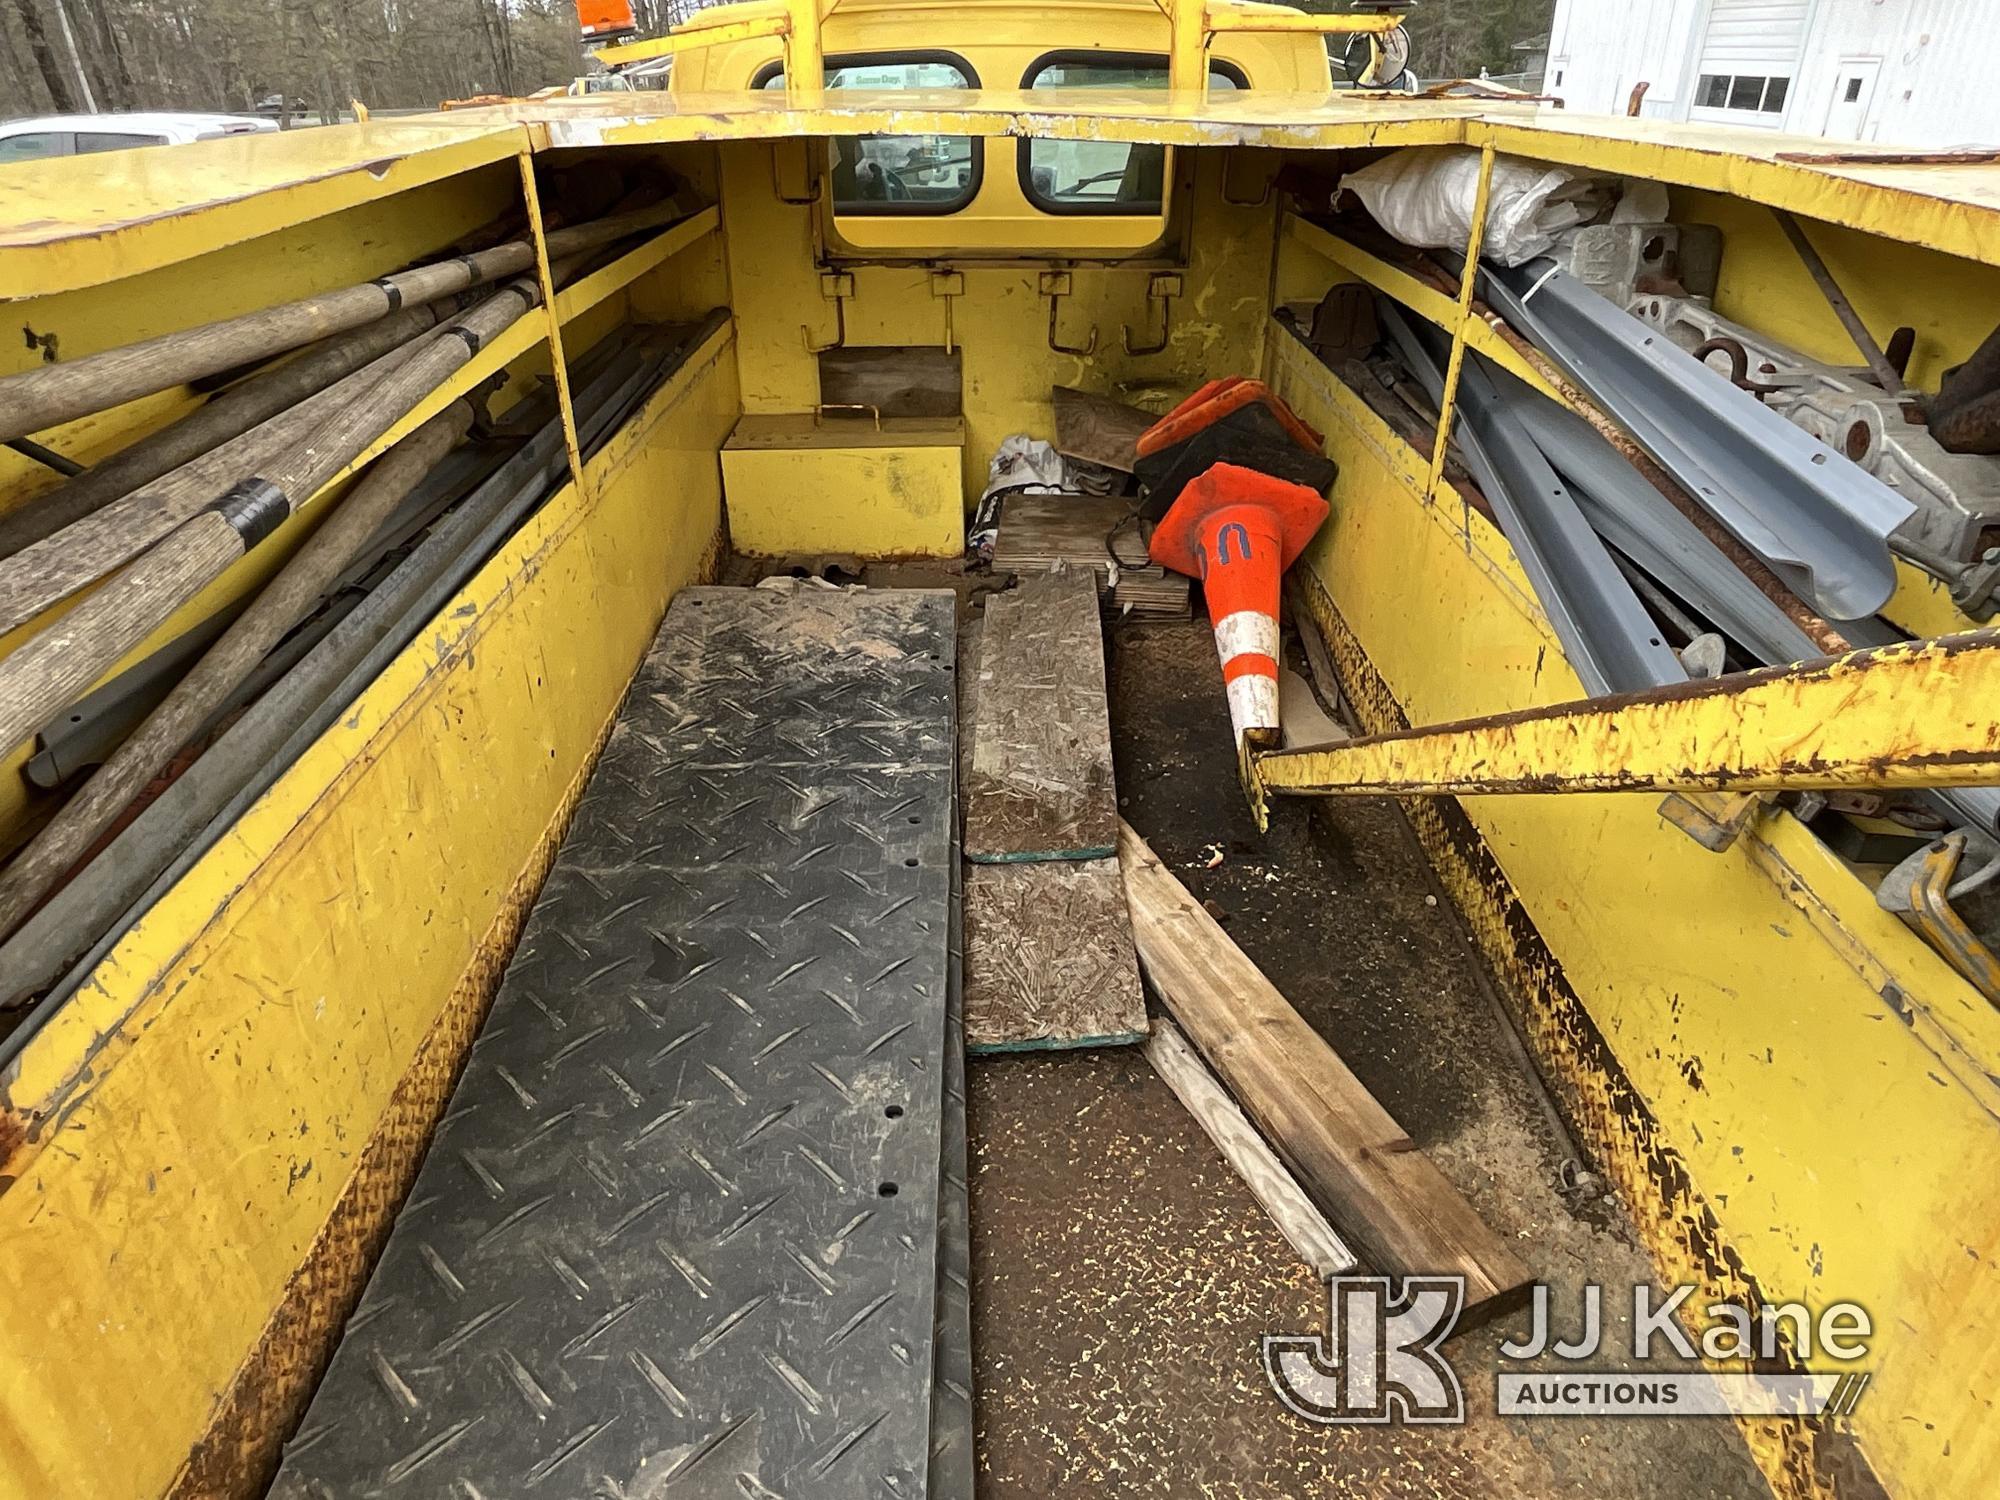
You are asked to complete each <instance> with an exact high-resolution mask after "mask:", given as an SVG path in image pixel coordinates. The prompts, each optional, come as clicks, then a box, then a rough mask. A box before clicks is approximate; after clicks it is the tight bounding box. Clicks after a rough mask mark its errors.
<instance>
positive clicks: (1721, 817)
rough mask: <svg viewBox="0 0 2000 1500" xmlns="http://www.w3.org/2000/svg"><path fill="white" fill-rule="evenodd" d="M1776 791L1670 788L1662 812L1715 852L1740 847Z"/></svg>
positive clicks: (1681, 828)
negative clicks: (1742, 839) (1675, 789)
mask: <svg viewBox="0 0 2000 1500" xmlns="http://www.w3.org/2000/svg"><path fill="white" fill-rule="evenodd" d="M1775 796H1777V793H1776V792H1669V793H1667V795H1666V796H1665V797H1664V798H1662V799H1661V802H1660V816H1661V817H1662V818H1664V819H1666V820H1667V821H1668V822H1669V823H1671V824H1673V825H1674V827H1676V828H1678V829H1679V830H1680V831H1681V832H1682V833H1684V834H1686V835H1687V836H1688V837H1689V838H1691V839H1693V840H1694V841H1695V842H1696V843H1697V844H1699V845H1701V847H1702V848H1704V849H1706V850H1708V851H1709V852H1710V853H1712V854H1721V853H1724V852H1725V851H1727V850H1730V849H1733V848H1735V847H1736V841H1737V840H1738V839H1740V838H1742V837H1743V835H1744V833H1745V832H1747V831H1748V830H1749V828H1750V826H1751V825H1752V824H1754V823H1755V822H1756V821H1757V819H1758V818H1759V817H1760V816H1761V815H1762V814H1763V811H1764V809H1765V808H1766V807H1768V806H1769V805H1770V803H1771V799H1772V798H1774V797H1775Z"/></svg>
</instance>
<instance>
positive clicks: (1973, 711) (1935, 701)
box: [1243, 630, 2000, 824]
mask: <svg viewBox="0 0 2000 1500" xmlns="http://www.w3.org/2000/svg"><path fill="white" fill-rule="evenodd" d="M1243 769H1244V771H1245V778H1244V780H1245V788H1246V790H1247V791H1248V792H1249V795H1250V802H1251V809H1252V811H1253V812H1254V813H1255V814H1256V815H1257V817H1258V820H1259V822H1260V824H1261V822H1262V820H1263V817H1264V812H1265V808H1264V798H1265V794H1267V793H1269V794H1273V795H1277V796H1287V797H1341V796H1383V795H1386V796H1419V797H1428V796H1445V795H1461V796H1463V795H1481V796H1483V795H1489V794H1494V793H1518V792H1642V791H1647V792H1650V791H1702V790H1708V791H1714V790H1729V791H1788V790H1798V791H1803V790H1810V789H1815V788H1820V789H1824V788H1834V787H1873V788H1889V787H1955V786H1980V785H1991V784H1992V783H1993V782H1995V781H1996V780H2000V630H1982V631H1976V632H1973V633H1970V634H1966V635H1953V636H1943V637H1940V638H1939V639H1937V640H1928V641H1906V642H1902V643H1900V644H1897V645H1894V646H1882V647H1878V648H1876V649H1874V650H1871V651H1856V652H1853V653H1851V654H1849V655H1847V656H1839V657H1833V658H1829V659H1826V660H1822V661H1817V662H1808V663H1803V664H1801V665H1798V666H1791V667H1767V668H1764V669H1761V670H1758V671H1754V672H1740V673H1736V674H1734V675H1732V676H1728V677H1718V678H1713V679H1710V680H1707V681H1699V682H1687V683H1673V684H1671V685H1669V686H1666V687H1659V688H1653V689H1649V690H1648V691H1645V692H1640V693H1620V694H1616V695H1613V696H1609V697H1602V698H1586V699H1583V700H1581V701H1579V702H1574V703H1558V704H1553V705H1550V706H1548V707H1545V708H1532V709H1524V710H1520V711H1517V712H1513V713H1503V714H1494V715H1492V716H1490V717H1487V718H1479V719H1462V720H1459V721H1457V722H1455V723H1450V724H1438V725H1431V726H1427V727H1425V728H1421V729H1412V730H1409V731H1406V732H1404V733H1401V734H1379V735H1371V736H1369V737H1368V738H1366V739H1357V740H1350V741H1347V742H1345V743H1343V744H1339V745H1327V746H1323V747H1320V748H1317V749H1299V750H1283V751H1267V752H1265V753H1263V754H1253V755H1249V756H1246V757H1245V765H1244V767H1243Z"/></svg>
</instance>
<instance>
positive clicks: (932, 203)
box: [753, 51, 985, 216]
mask: <svg viewBox="0 0 2000 1500" xmlns="http://www.w3.org/2000/svg"><path fill="white" fill-rule="evenodd" d="M753 86H754V87H757V88H760V89H781V88H783V87H784V86H785V73H784V69H783V68H782V67H781V66H779V65H778V64H776V63H773V64H771V65H770V66H769V67H767V68H765V69H764V70H763V71H762V72H760V73H759V74H758V75H757V77H756V79H755V80H754V81H753ZM826 87H827V89H828V90H829V91H831V90H835V89H976V88H978V87H979V75H978V74H977V73H975V72H973V70H972V64H971V63H969V62H967V61H965V59H964V58H962V57H958V56H956V55H954V54H952V53H949V52H930V51H925V52H898V53H869V54H855V55H851V56H841V57H829V58H828V59H827V60H826ZM980 147H981V143H980V142H979V141H976V140H974V139H973V138H972V137H971V136H969V135H860V136H840V137H836V138H835V139H834V140H833V141H831V142H829V143H828V153H829V156H830V159H831V175H832V179H833V211H834V213H836V214H844V215H849V216H857V215H894V214H949V213H956V212H958V210H960V209H961V208H964V207H965V206H966V204H968V203H970V202H971V201H972V200H973V198H974V197H976V196H977V195H978V192H979V177H980V173H981V171H982V169H983V166H984V162H985V157H984V154H983V152H982V151H981V149H980Z"/></svg>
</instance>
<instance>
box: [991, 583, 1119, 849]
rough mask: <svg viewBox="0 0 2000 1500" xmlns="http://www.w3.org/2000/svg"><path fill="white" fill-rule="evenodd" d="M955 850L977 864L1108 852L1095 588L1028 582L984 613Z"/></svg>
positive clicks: (1113, 830) (1106, 716) (1111, 817)
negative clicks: (961, 824)
mask: <svg viewBox="0 0 2000 1500" xmlns="http://www.w3.org/2000/svg"><path fill="white" fill-rule="evenodd" d="M975 677H976V679H977V680H976V686H975V691H976V693H977V695H978V699H977V701H978V707H977V710H976V712H975V713H974V715H973V717H972V721H971V739H972V765H971V770H970V773H969V774H968V775H967V777H966V786H965V853H966V857H967V858H968V859H972V860H975V861H978V862H980V863H993V862H1005V863H1011V862H1014V861H1020V860H1040V859H1101V858H1104V857H1106V856H1108V855H1112V854H1115V853H1116V852H1117V850H1118V808H1117V800H1118V799H1117V796H1116V794H1115V792H1114V789H1113V786H1112V779H1111V717H1110V711H1109V709H1108V708H1107V706H1106V703H1105V695H1104V634H1103V631H1102V629H1101V627H1100V626H1099V624H1098V618H1097V585H1096V582H1095V579H1094V576H1093V575H1092V574H1090V573H1088V572H1085V571H1083V570H1081V569H1071V568H1064V569H1061V570H1059V571H1056V572H1053V573H1046V574H1043V575H1042V576H1040V577H1038V578H1033V579H1030V580H1029V581H1028V582H1027V583H1024V584H1022V585H1021V587H1019V588H1017V589H1012V590H1010V591H1009V592H1007V593H1004V594H1001V595H999V596H997V597H996V598H994V599H993V601H992V602H991V603H990V604H988V605H987V607H986V627H985V630H984V632H983V634H982V637H981V646H980V652H979V670H978V671H977V673H976V674H975Z"/></svg>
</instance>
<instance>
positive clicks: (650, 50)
mask: <svg viewBox="0 0 2000 1500" xmlns="http://www.w3.org/2000/svg"><path fill="white" fill-rule="evenodd" d="M791 29H792V18H791V17H790V16H789V15H776V16H751V17H748V18H746V19H744V20H740V21H724V22H721V23H719V24H717V25H712V26H701V25H694V26H689V27H685V28H683V29H681V30H679V31H675V32H672V33H670V34H669V35H667V36H654V37H647V38H646V39H645V40H643V41H637V42H624V43H622V44H620V45H618V46H616V47H600V48H599V49H598V51H597V60H598V61H599V62H601V63H603V64H604V65H605V66H606V67H611V68H622V67H624V66H625V65H626V64H628V63H637V62H650V61H652V60H653V59H654V58H658V57H672V56H673V55H674V54H675V53H678V52H692V51H695V50H696V49H698V48H701V47H720V46H722V45H723V44H724V43H726V42H748V41H754V40H755V39H757V38H758V37H766V36H788V35H789V34H790V32H791Z"/></svg>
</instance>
